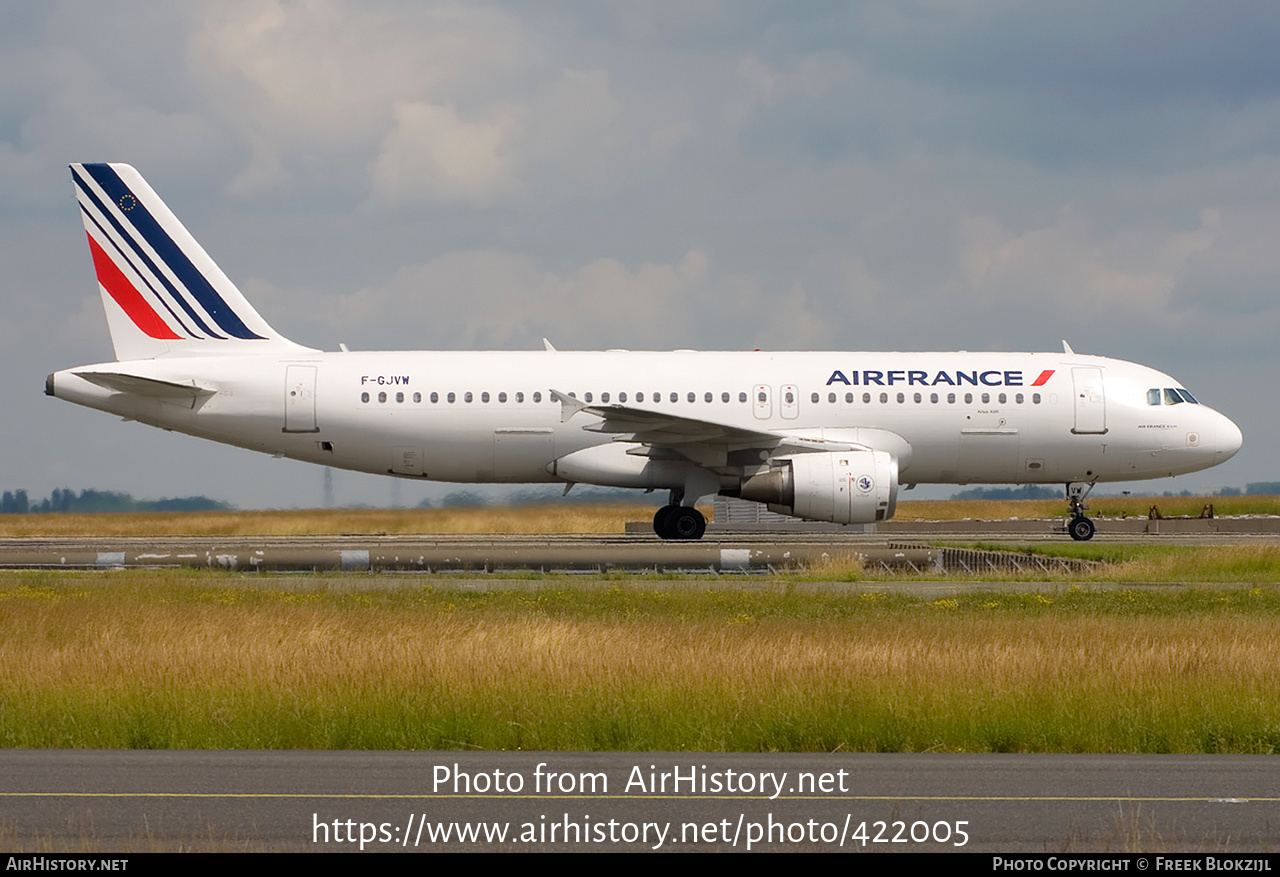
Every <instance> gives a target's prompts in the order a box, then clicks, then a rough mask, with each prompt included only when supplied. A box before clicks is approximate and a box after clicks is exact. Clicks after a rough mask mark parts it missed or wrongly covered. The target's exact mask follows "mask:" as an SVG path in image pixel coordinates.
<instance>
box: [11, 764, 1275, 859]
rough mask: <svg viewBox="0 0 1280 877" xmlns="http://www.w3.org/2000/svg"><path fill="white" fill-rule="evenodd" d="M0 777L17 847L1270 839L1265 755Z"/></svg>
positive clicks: (1011, 845) (109, 767)
mask: <svg viewBox="0 0 1280 877" xmlns="http://www.w3.org/2000/svg"><path fill="white" fill-rule="evenodd" d="M0 776H3V777H4V780H3V789H2V790H0V838H2V839H3V841H2V843H3V846H4V847H5V848H6V849H8V850H10V851H14V852H21V851H57V850H69V849H72V850H81V851H83V850H90V851H93V850H97V851H106V850H110V851H114V852H127V851H147V850H177V849H194V850H208V849H215V850H338V849H347V850H357V849H360V848H361V846H362V844H361V838H362V836H363V838H364V843H363V848H364V849H365V850H386V851H405V850H419V851H427V850H463V849H467V850H511V851H517V850H561V851H569V850H577V851H587V850H593V849H594V850H611V851H612V850H617V851H624V850H634V851H642V850H684V851H691V850H740V851H745V850H747V849H752V850H831V851H835V850H840V849H844V850H856V849H862V850H868V851H888V850H894V851H906V850H910V851H941V850H948V851H962V852H1004V853H1009V852H1120V851H1126V852H1136V851H1147V852H1172V851H1189V852H1201V853H1204V852H1248V851H1267V850H1272V849H1274V847H1275V845H1276V841H1277V836H1278V835H1280V827H1278V826H1277V815H1278V814H1280V792H1278V791H1277V790H1278V789H1280V764H1278V763H1277V762H1276V760H1275V759H1274V758H1273V757H1270V756H1157V755H944V754H834V755H832V754H816V755H815V754H742V753H730V754H715V753H708V754H698V753H693V754H691V753H628V752H623V753H525V752H521V753H511V752H223V751H218V752H206V751H174V752H138V751H68V750H8V751H4V752H0ZM553 825H554V826H555V828H554V829H552V826H553ZM445 831H448V832H449V835H448V837H449V839H448V840H447V841H446V840H445V839H444V832H445ZM459 832H461V833H462V836H463V838H464V839H462V840H459ZM471 832H477V835H476V836H475V837H473V836H472V835H471ZM913 833H914V836H913ZM486 836H487V839H486ZM500 837H501V839H499V838H500ZM522 837H523V838H524V839H523V840H522V839H521V838H522ZM432 838H434V840H433V839H432Z"/></svg>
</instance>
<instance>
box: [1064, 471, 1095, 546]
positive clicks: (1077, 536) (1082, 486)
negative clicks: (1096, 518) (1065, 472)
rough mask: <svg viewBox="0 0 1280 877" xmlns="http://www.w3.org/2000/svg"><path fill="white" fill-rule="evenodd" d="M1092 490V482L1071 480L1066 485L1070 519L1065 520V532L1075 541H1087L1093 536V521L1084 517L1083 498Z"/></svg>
mask: <svg viewBox="0 0 1280 877" xmlns="http://www.w3.org/2000/svg"><path fill="white" fill-rule="evenodd" d="M1092 490H1093V483H1092V482H1084V481H1072V482H1071V483H1069V484H1068V485H1067V502H1068V503H1070V504H1071V520H1070V521H1068V522H1067V532H1068V533H1070V534H1071V538H1072V539H1074V540H1076V541H1077V542H1088V541H1089V540H1090V539H1092V538H1093V533H1094V530H1096V529H1097V528H1096V527H1094V526H1093V521H1091V520H1089V519H1088V518H1087V517H1085V514H1084V512H1085V509H1087V508H1088V506H1087V505H1085V504H1084V499H1085V497H1086V496H1088V495H1089V492H1090V491H1092Z"/></svg>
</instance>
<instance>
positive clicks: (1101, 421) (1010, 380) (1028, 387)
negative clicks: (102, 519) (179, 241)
mask: <svg viewBox="0 0 1280 877" xmlns="http://www.w3.org/2000/svg"><path fill="white" fill-rule="evenodd" d="M95 371H101V372H109V373H112V374H116V375H119V374H126V375H136V376H138V377H141V378H150V379H153V380H156V381H166V382H172V383H187V384H189V383H192V382H194V383H195V384H196V385H198V386H201V387H204V388H206V390H207V392H206V395H203V396H201V397H200V398H198V399H195V400H184V399H181V398H176V399H175V398H171V397H163V396H156V397H149V396H146V395H139V394H136V393H130V392H116V391H114V390H112V389H111V388H108V387H103V386H100V385H99V384H95V383H93V382H91V381H89V380H86V379H85V378H83V377H80V376H79V375H83V374H86V373H89V374H91V373H93V372H95ZM1180 387H1181V385H1180V384H1179V383H1178V382H1177V381H1174V380H1173V379H1172V378H1171V377H1169V376H1168V375H1165V374H1162V373H1161V372H1158V371H1155V370H1153V369H1149V368H1146V367H1144V366H1141V365H1136V364H1133V363H1129V362H1123V361H1120V360H1115V359H1108V358H1105V357H1096V356H1082V355H1076V354H1052V353H840V352H813V353H765V352H745V353H738V352H733V353H724V352H694V351H687V352H682V351H676V352H661V353H658V352H630V351H608V352H568V351H546V352H543V351H538V352H376V353H375V352H369V353H365V352H355V353H319V352H314V353H301V354H299V355H294V356H286V357H279V356H272V357H257V356H243V355H235V356H172V357H159V358H156V359H148V360H138V361H131V362H112V363H104V364H102V365H97V366H87V367H83V368H78V369H70V370H67V371H62V372H58V373H57V374H55V375H54V376H53V385H52V389H51V392H52V393H53V395H56V396H58V397H59V398H63V399H67V400H69V401H72V402H76V403H79V404H82V405H87V406H89V407H93V408H98V409H101V410H104V411H110V412H113V413H115V414H119V415H122V416H125V417H129V418H133V419H136V420H139V421H141V422H143V423H148V424H151V425H153V426H158V427H163V428H166V429H172V430H176V431H179V432H184V433H188V434H190V435H195V436H200V437H202V438H207V439H211V440H213V441H218V442H224V443H227V444H232V445H238V446H240V447H244V448H249V449H251V450H256V451H262V452H264V453H269V454H282V455H284V456H287V457H291V458H295V459H299V460H306V461H310V462H313V463H319V464H323V465H327V466H335V467H340V468H344V469H352V470H357V471H363V472H373V473H379V474H391V475H397V476H403V477H408V478H422V479H430V480H434V481H454V482H498V483H528V482H547V481H566V480H584V481H586V480H591V479H590V478H589V477H588V478H582V477H575V478H568V477H565V476H564V475H563V474H559V475H558V474H557V471H556V466H555V463H556V461H557V460H559V459H561V458H564V457H566V456H567V455H569V454H572V453H574V452H578V451H583V450H584V449H588V448H592V447H594V446H601V445H608V444H610V443H614V442H620V441H621V442H626V441H627V436H625V435H618V434H609V433H601V432H593V431H591V430H590V429H588V428H584V427H590V426H591V425H593V424H596V425H598V424H599V423H600V422H601V417H600V416H597V415H594V414H592V413H589V412H580V413H578V414H577V416H573V417H568V416H567V415H566V413H565V411H564V408H563V406H562V404H561V403H560V402H557V401H555V400H554V399H553V398H552V391H553V390H556V391H560V392H563V393H566V394H572V395H573V396H574V397H576V399H577V400H580V401H585V402H587V403H590V404H591V405H593V406H597V407H608V406H610V405H617V404H623V405H625V406H627V407H629V408H631V409H643V410H644V411H647V412H652V413H653V414H655V415H668V416H672V417H674V418H680V419H682V422H684V421H686V420H687V421H697V422H704V423H707V424H714V425H724V426H729V427H739V428H742V429H749V430H759V431H768V432H775V433H784V434H786V435H789V436H796V437H804V438H807V439H814V440H821V441H831V442H844V443H848V444H852V445H860V446H867V447H871V448H875V449H877V450H882V451H887V452H889V453H891V454H892V455H893V456H894V457H895V458H896V460H897V464H898V467H899V473H898V474H899V477H900V480H901V482H902V483H904V484H912V483H944V484H967V483H1066V482H1096V481H1128V480H1137V479H1145V478H1158V477H1164V476H1170V475H1178V474H1182V473H1186V472H1193V471H1196V470H1199V469H1205V468H1208V467H1210V466H1214V465H1216V464H1218V463H1221V462H1223V461H1224V460H1226V459H1228V458H1229V457H1230V456H1231V455H1232V454H1234V453H1235V452H1236V450H1238V449H1239V447H1240V444H1241V436H1240V430H1239V429H1238V428H1237V427H1236V425H1235V424H1234V423H1232V422H1231V421H1230V420H1229V419H1227V418H1226V417H1224V416H1223V415H1221V414H1219V413H1218V412H1216V411H1214V410H1213V409H1211V408H1209V407H1208V406H1205V405H1201V404H1196V403H1193V402H1186V401H1178V402H1176V403H1172V404H1171V403H1170V401H1169V399H1168V398H1167V394H1164V392H1163V391H1164V390H1165V389H1166V388H1172V389H1177V388H1180ZM1152 390H1160V391H1161V393H1160V394H1158V395H1159V396H1160V401H1159V403H1158V404H1151V402H1150V398H1149V391H1152ZM588 394H589V395H588ZM606 394H607V396H606ZM624 394H625V396H624ZM1173 398H1175V399H1176V398H1178V397H1177V395H1176V394H1175V395H1174V397H1173ZM633 452H634V451H633ZM727 453H728V454H729V456H726V457H725V458H724V459H711V460H705V459H704V460H695V461H694V462H696V463H698V464H699V465H702V466H705V467H706V468H708V469H709V470H711V471H714V472H715V473H717V474H718V475H719V476H720V477H721V478H722V480H723V483H724V484H725V485H726V486H728V485H729V484H730V483H736V479H739V478H740V477H741V476H742V470H743V467H742V461H741V460H734V459H733V458H732V447H728V451H727ZM748 468H749V467H748ZM595 481H596V483H603V484H620V485H622V486H639V485H638V483H637V482H635V481H633V480H628V479H625V478H621V479H615V478H612V477H610V476H609V475H608V474H605V475H602V476H600V477H598V478H596V479H595ZM649 486H662V485H649Z"/></svg>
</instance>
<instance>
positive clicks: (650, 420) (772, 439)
mask: <svg viewBox="0 0 1280 877" xmlns="http://www.w3.org/2000/svg"><path fill="white" fill-rule="evenodd" d="M551 398H552V399H553V400H555V401H557V402H559V403H560V405H561V410H560V421H561V422H562V423H564V422H567V421H568V420H569V419H570V418H571V417H573V416H574V415H575V414H578V413H579V412H582V413H585V414H588V415H591V416H594V417H599V418H601V420H599V421H598V422H596V423H589V424H586V425H584V426H583V429H585V430H588V431H589V432H601V433H612V434H615V435H617V436H618V439H617V440H618V441H625V442H638V443H640V444H645V445H650V446H653V447H657V448H670V449H672V450H675V451H677V452H679V453H681V454H683V455H685V456H688V457H690V458H694V459H695V460H696V459H697V458H703V457H706V456H708V455H707V453H706V452H707V451H711V450H713V449H714V450H717V451H719V452H720V453H726V452H728V451H738V450H747V449H753V448H759V449H760V450H763V451H769V452H778V451H847V450H853V449H854V448H858V447H862V446H861V445H854V444H850V443H848V442H832V441H822V440H820V439H812V438H805V437H801V436H796V435H789V434H788V433H785V432H774V431H772V430H759V429H746V428H743V427H741V426H733V425H730V424H726V423H716V422H715V421H713V420H704V419H702V418H696V417H683V416H681V415H678V414H666V413H663V412H658V411H651V410H647V409H643V408H634V407H631V406H628V405H592V404H589V403H586V402H582V401H580V400H578V399H575V398H573V397H572V396H570V395H568V394H567V393H562V392H560V391H559V390H551ZM711 456H716V454H714V453H713V454H712V455H711Z"/></svg>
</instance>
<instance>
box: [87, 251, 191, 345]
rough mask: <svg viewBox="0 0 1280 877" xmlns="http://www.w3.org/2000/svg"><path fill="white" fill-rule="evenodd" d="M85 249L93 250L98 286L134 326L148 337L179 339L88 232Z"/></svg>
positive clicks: (180, 337) (179, 336)
mask: <svg viewBox="0 0 1280 877" xmlns="http://www.w3.org/2000/svg"><path fill="white" fill-rule="evenodd" d="M89 252H91V253H93V269H94V271H96V272H97V273H98V282H99V283H101V284H102V288H103V289H105V290H106V291H107V293H108V294H109V295H110V296H111V297H112V298H113V299H115V302H116V304H118V305H120V307H121V309H123V310H124V312H125V313H126V314H128V315H129V319H131V320H133V323H134V325H135V326H137V327H138V328H139V329H141V330H142V331H143V332H145V333H147V335H149V336H150V337H152V338H160V339H173V340H181V339H182V336H181V335H175V334H173V330H172V329H170V328H169V324H168V323H166V322H165V321H164V320H162V319H161V318H160V315H159V314H157V313H156V312H155V310H154V309H153V308H152V307H151V305H149V304H147V300H146V299H145V298H143V297H142V293H140V292H138V290H137V289H135V288H134V285H133V284H132V283H130V282H129V278H128V277H125V276H124V274H123V273H122V272H121V271H120V269H119V268H117V267H116V263H115V262H113V261H111V257H110V256H108V255H107V254H106V253H105V252H103V250H102V247H100V246H98V242H97V241H95V240H94V239H93V235H89Z"/></svg>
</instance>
